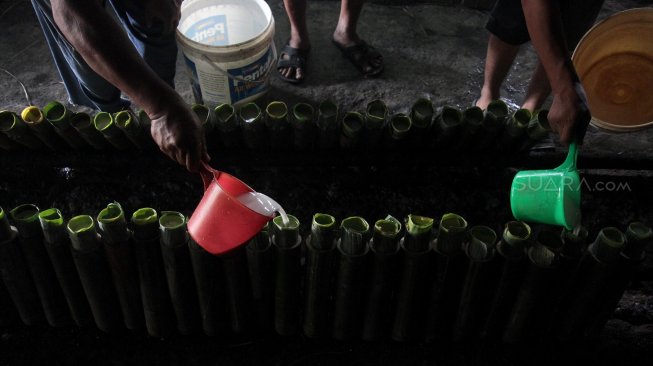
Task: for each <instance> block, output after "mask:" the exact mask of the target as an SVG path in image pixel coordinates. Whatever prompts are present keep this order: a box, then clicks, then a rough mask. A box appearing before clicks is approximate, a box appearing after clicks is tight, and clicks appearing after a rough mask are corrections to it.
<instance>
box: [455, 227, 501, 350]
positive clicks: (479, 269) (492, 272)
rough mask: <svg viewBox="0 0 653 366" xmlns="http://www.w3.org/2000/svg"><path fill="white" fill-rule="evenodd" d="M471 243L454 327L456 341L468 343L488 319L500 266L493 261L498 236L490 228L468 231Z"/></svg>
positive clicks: (476, 228)
mask: <svg viewBox="0 0 653 366" xmlns="http://www.w3.org/2000/svg"><path fill="white" fill-rule="evenodd" d="M468 240H469V241H468V242H467V243H466V245H465V254H466V255H467V258H468V259H469V264H468V265H467V273H466V274H465V280H464V282H463V287H462V292H461V295H460V304H459V305H458V314H457V316H456V321H455V323H454V327H453V339H454V341H462V340H468V339H471V338H475V337H477V336H478V334H479V331H480V329H481V327H482V325H483V324H484V323H485V321H486V320H487V316H488V312H489V306H488V304H489V303H490V302H491V301H492V297H493V294H494V290H495V288H494V286H493V283H494V281H495V280H496V279H497V278H498V276H499V270H500V266H499V265H498V262H496V261H494V256H495V253H496V240H497V234H496V233H495V232H494V230H492V229H491V228H489V227H487V226H473V227H472V228H470V229H469V239H468Z"/></svg>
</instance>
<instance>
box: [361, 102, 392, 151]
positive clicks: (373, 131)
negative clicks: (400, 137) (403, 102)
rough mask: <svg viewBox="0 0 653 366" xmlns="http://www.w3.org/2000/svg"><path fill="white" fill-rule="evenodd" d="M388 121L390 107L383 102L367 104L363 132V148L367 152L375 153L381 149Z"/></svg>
mask: <svg viewBox="0 0 653 366" xmlns="http://www.w3.org/2000/svg"><path fill="white" fill-rule="evenodd" d="M387 119H388V107H386V105H385V103H384V102H383V101H382V100H379V99H377V100H373V101H371V102H369V103H367V108H365V124H364V131H363V146H364V149H365V150H366V151H374V150H376V149H378V148H379V147H380V145H381V142H382V139H383V131H384V129H385V126H386V120H387Z"/></svg>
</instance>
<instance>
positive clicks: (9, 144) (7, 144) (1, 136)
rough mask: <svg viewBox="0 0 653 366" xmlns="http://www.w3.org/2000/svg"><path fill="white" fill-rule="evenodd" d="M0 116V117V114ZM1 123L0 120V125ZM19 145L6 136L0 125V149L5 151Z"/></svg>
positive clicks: (16, 147)
mask: <svg viewBox="0 0 653 366" xmlns="http://www.w3.org/2000/svg"><path fill="white" fill-rule="evenodd" d="M0 118H2V117H1V116H0ZM1 125H2V122H0V126H1ZM19 147H20V145H19V144H18V143H16V142H14V140H12V139H10V138H9V136H7V135H6V134H5V133H4V131H2V127H0V149H3V150H7V151H12V150H15V149H18V148H19Z"/></svg>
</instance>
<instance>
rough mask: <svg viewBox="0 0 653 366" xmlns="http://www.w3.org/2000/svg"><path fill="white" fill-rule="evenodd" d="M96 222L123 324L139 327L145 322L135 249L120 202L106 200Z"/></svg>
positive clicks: (134, 327)
mask: <svg viewBox="0 0 653 366" xmlns="http://www.w3.org/2000/svg"><path fill="white" fill-rule="evenodd" d="M97 223H98V227H99V232H100V236H101V238H102V243H103V246H104V253H105V255H106V258H107V263H108V264H109V269H110V271H111V278H112V280H113V285H114V287H115V289H116V293H117V295H118V302H119V304H120V309H121V310H122V317H123V321H124V323H125V327H126V328H127V329H130V330H137V329H142V328H143V326H144V325H145V315H144V313H143V304H142V301H141V290H140V286H139V279H138V265H137V263H136V252H135V251H134V243H133V242H132V240H131V232H130V231H129V229H128V228H127V221H126V220H125V213H124V211H123V209H122V207H121V206H120V204H119V203H117V202H114V203H110V204H108V205H107V207H106V208H104V209H102V210H101V211H100V213H99V214H98V216H97Z"/></svg>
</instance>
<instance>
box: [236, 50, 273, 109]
mask: <svg viewBox="0 0 653 366" xmlns="http://www.w3.org/2000/svg"><path fill="white" fill-rule="evenodd" d="M273 61H274V60H272V47H270V48H268V51H267V52H266V53H265V54H264V55H263V56H262V57H261V58H260V59H258V60H256V61H254V62H252V63H251V64H249V65H246V66H243V67H238V68H234V69H229V70H227V71H228V72H229V74H231V75H232V76H234V77H236V78H242V79H244V80H246V81H240V80H236V79H229V92H230V94H231V100H232V101H237V100H243V99H245V98H249V97H251V96H253V95H255V94H258V93H261V92H264V91H265V90H266V89H267V83H261V82H256V83H252V82H247V81H261V80H263V78H264V77H266V76H267V75H266V73H267V71H268V69H269V68H270V63H272V62H273Z"/></svg>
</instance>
